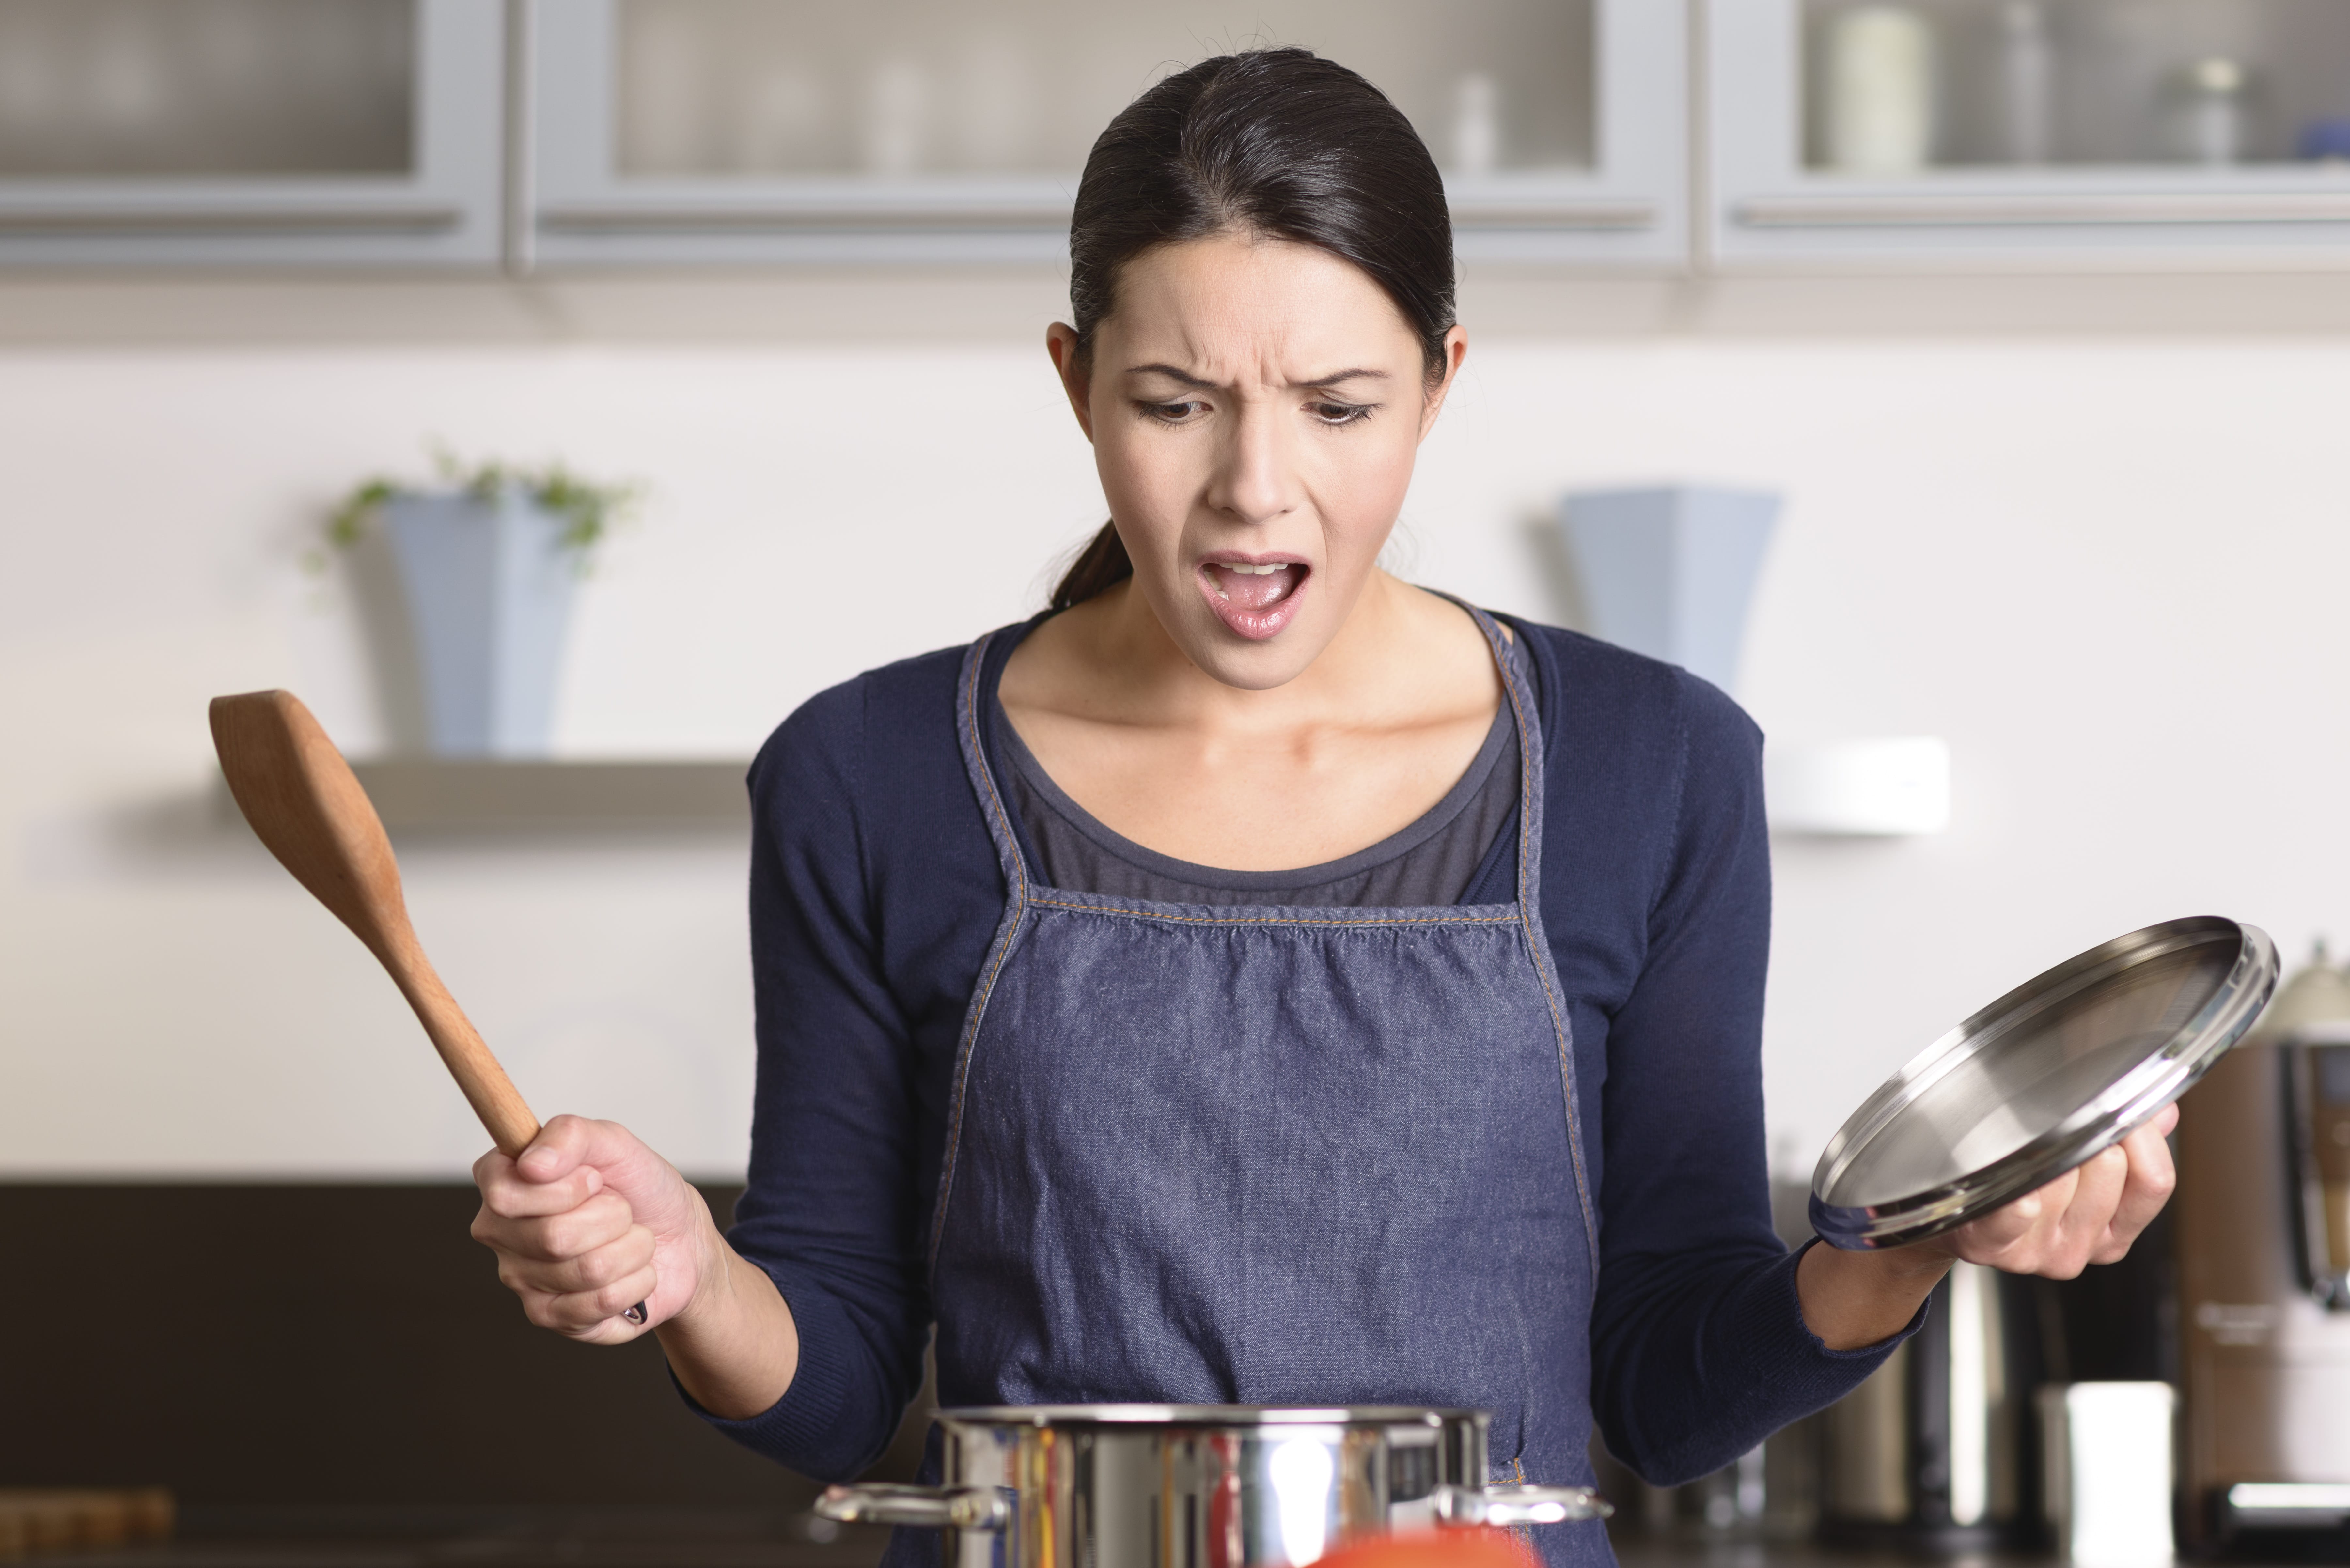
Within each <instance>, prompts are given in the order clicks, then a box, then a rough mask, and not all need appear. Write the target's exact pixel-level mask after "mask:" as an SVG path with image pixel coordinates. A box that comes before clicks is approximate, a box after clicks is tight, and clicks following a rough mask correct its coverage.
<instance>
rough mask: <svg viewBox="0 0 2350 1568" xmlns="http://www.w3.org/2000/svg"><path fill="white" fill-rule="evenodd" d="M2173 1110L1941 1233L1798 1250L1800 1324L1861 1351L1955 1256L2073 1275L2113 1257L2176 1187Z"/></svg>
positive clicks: (1898, 1324)
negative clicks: (1873, 1244)
mask: <svg viewBox="0 0 2350 1568" xmlns="http://www.w3.org/2000/svg"><path fill="white" fill-rule="evenodd" d="M2177 1126H2178V1106H2165V1107H2164V1108H2163V1110H2162V1111H2161V1113H2160V1114H2159V1115H2158V1116H2155V1117H2154V1119H2153V1120H2151V1121H2149V1122H2147V1124H2146V1125H2145V1126H2144V1127H2139V1128H2138V1129H2137V1131H2136V1132H2134V1133H2132V1134H2130V1135H2129V1137H2126V1138H2124V1139H2123V1140H2122V1141H2121V1142H2120V1143H2119V1144H2116V1146H2115V1147H2112V1148H2109V1149H2106V1151H2105V1152H2104V1153H2102V1154H2099V1155H2098V1156H2096V1157H2095V1158H2094V1159H2091V1160H2089V1161H2088V1162H2087V1163H2086V1164H2085V1165H2082V1166H2079V1167H2077V1168H2074V1169H2072V1170H2068V1171H2066V1172H2065V1173H2064V1175H2062V1176H2060V1177H2058V1178H2057V1179H2055V1180H2054V1181H2052V1182H2050V1183H2049V1184H2048V1185H2047V1186H2045V1187H2043V1188H2041V1189H2039V1190H2038V1191H2036V1192H2028V1193H2026V1194H2024V1196H2022V1198H2019V1199H2016V1200H2015V1201H2014V1202H2012V1203H2010V1204H2008V1205H2007V1206H2006V1207H2005V1208H2002V1209H1997V1210H1992V1211H1991V1213H1989V1214H1986V1215H1984V1216H1983V1217H1982V1218H1981V1219H1980V1220H1974V1221H1972V1222H1971V1223H1970V1224H1967V1225H1963V1226H1960V1228H1959V1229H1958V1230H1956V1231H1951V1232H1950V1234H1949V1235H1947V1236H1938V1237H1936V1238H1935V1239H1934V1240H1932V1241H1919V1242H1917V1243H1915V1244H1914V1245H1911V1246H1908V1247H1892V1248H1887V1249H1886V1250H1885V1251H1854V1252H1846V1251H1838V1250H1837V1249H1835V1248H1834V1247H1830V1246H1827V1245H1825V1244H1822V1245H1820V1246H1816V1247H1814V1248H1813V1249H1811V1251H1807V1252H1805V1253H1804V1261H1803V1262H1802V1264H1801V1265H1799V1266H1798V1268H1797V1270H1796V1272H1795V1293H1796V1295H1797V1296H1798V1297H1799V1298H1800V1299H1801V1301H1802V1303H1803V1308H1804V1324H1805V1325H1806V1326H1808V1327H1809V1328H1810V1329H1811V1331H1812V1332H1813V1333H1814V1334H1817V1335H1819V1337H1820V1340H1821V1342H1822V1343H1823V1344H1825V1345H1826V1346H1827V1347H1828V1348H1829V1349H1830V1350H1858V1349H1860V1348H1862V1347H1863V1346H1866V1345H1875V1344H1877V1342H1878V1341H1880V1340H1883V1339H1887V1338H1890V1337H1891V1336H1892V1335H1894V1334H1898V1333H1900V1332H1901V1330H1902V1329H1903V1328H1905V1327H1907V1326H1908V1323H1909V1320H1910V1319H1911V1318H1912V1317H1915V1316H1916V1315H1917V1314H1918V1303H1921V1302H1923V1301H1924V1300H1925V1299H1926V1297H1927V1295H1928V1294H1929V1293H1931V1292H1932V1290H1933V1288H1934V1286H1935V1284H1936V1283H1937V1282H1939V1281H1940V1279H1941V1277H1942V1276H1943V1275H1944V1274H1946V1273H1948V1272H1950V1264H1951V1263H1952V1262H1954V1261H1960V1260H1963V1261H1964V1262H1970V1263H1983V1264H1988V1265H1989V1266H1990V1267H1991V1268H1994V1269H2001V1270H2004V1271H2005V1272H2009V1273H2012V1274H2043V1275H2045V1276H2047V1277H2048V1278H2050V1279H2055V1280H2069V1279H2071V1278H2073V1277H2074V1275H2075V1274H2078V1273H2079V1272H2081V1271H2082V1270H2083V1269H2085V1268H2086V1267H2087V1266H2088V1265H2089V1264H2091V1263H2111V1262H2119V1261H2120V1259H2121V1257H2122V1255H2123V1254H2124V1253H2126V1252H2127V1251H2129V1249H2130V1243H2131V1242H2133V1241H2137V1237H2138V1232H2139V1231H2144V1230H2145V1229H2146V1228H2147V1224H2148V1223H2149V1222H2151V1221H2152V1220H2153V1219H2154V1217H2155V1216H2156V1215H2157V1214H2158V1213H2160V1212H2161V1211H2162V1206H2163V1204H2164V1203H2165V1202H2166V1201H2168V1199H2169V1197H2170V1189H2172V1188H2173V1187H2175V1186H2176V1185H2178V1176H2177V1174H2176V1172H2174V1171H2173V1170H2172V1168H2171V1164H2170V1146H2169V1145H2168V1144H2167V1143H2165V1142H2164V1141H2163V1139H2164V1138H2166V1137H2168V1136H2169V1135H2170V1129H2171V1128H2173V1127H2177Z"/></svg>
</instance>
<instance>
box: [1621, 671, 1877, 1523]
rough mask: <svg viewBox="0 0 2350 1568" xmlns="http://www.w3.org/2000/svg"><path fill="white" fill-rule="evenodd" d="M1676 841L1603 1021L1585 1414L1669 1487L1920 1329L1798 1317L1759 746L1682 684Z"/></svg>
mask: <svg viewBox="0 0 2350 1568" xmlns="http://www.w3.org/2000/svg"><path fill="white" fill-rule="evenodd" d="M1672 673H1673V676H1674V680H1675V687H1676V691H1675V692H1674V701H1673V707H1674V710H1675V723H1676V726H1677V728H1678V731H1679V766H1678V770H1677V773H1678V776H1677V777H1676V778H1674V779H1673V780H1672V781H1671V783H1670V784H1669V790H1670V798H1671V800H1672V809H1671V812H1670V814H1669V821H1670V824H1671V826H1670V830H1669V831H1670V841H1669V849H1668V851H1667V858H1666V859H1665V860H1664V862H1663V871H1662V875H1661V877H1660V878H1659V881H1658V883H1657V889H1658V890H1657V893H1656V895H1655V897H1654V900H1653V903H1652V905H1651V909H1650V913H1649V918H1648V948H1647V952H1646V955H1645V960H1644V961H1643V962H1642V963H1641V965H1640V967H1639V971H1638V980H1637V981H1635V982H1634V984H1633V986H1632V989H1631V992H1630V993H1629V995H1628V996H1627V998H1626V999H1625V1000H1624V1001H1623V1002H1622V1003H1621V1005H1620V1006H1619V1007H1618V1008H1617V1011H1616V1012H1615V1014H1614V1016H1613V1018H1612V1019H1611V1020H1610V1023H1609V1028H1608V1033H1607V1079H1606V1088H1605V1096H1604V1100H1603V1109H1602V1116H1601V1125H1602V1128H1603V1133H1602V1137H1603V1140H1604V1148H1605V1151H1606V1155H1605V1161H1604V1170H1605V1177H1604V1179H1603V1181H1602V1184H1601V1194H1600V1207H1601V1214H1602V1220H1601V1229H1600V1239H1601V1260H1600V1270H1599V1285H1598V1290H1597V1292H1596V1299H1595V1301H1594V1303H1593V1312H1592V1325H1591V1334H1592V1353H1593V1364H1594V1378H1593V1402H1594V1405H1595V1407H1596V1408H1595V1412H1594V1413H1595V1414H1596V1417H1598V1420H1599V1424H1600V1429H1601V1431H1602V1432H1603V1433H1604V1434H1605V1435H1606V1437H1607V1445H1608V1448H1609V1449H1610V1450H1611V1451H1612V1452H1613V1453H1615V1454H1616V1456H1617V1458H1618V1459H1622V1460H1623V1461H1624V1462H1625V1463H1627V1464H1628V1465H1630V1466H1631V1467H1632V1468H1633V1469H1634V1470H1636V1471H1637V1472H1638V1473H1639V1474H1640V1475H1641V1476H1642V1477H1643V1478H1644V1479H1646V1480H1649V1481H1651V1482H1655V1483H1657V1484H1660V1485H1674V1484H1678V1483H1679V1482H1682V1481H1686V1480H1692V1479H1694V1478H1696V1477H1698V1476H1701V1475H1705V1474H1707V1473H1709V1472H1711V1471H1712V1470H1715V1469H1720V1468H1721V1467H1722V1466H1723V1465H1726V1464H1728V1463H1729V1462H1730V1461H1731V1460H1732V1459H1736V1458H1737V1457H1738V1456H1739V1455H1740V1454H1742V1453H1744V1452H1745V1451H1747V1450H1748V1449H1752V1447H1753V1446H1754V1445H1755V1444H1757V1443H1759V1442H1761V1441H1762V1440H1763V1438H1765V1437H1767V1436H1769V1435H1770V1434H1771V1433H1772V1432H1773V1431H1774V1430H1776V1429H1777V1428H1780V1427H1783V1426H1784V1425H1786V1424H1787V1423H1788V1422H1790V1421H1793V1420H1794V1419H1796V1418H1797V1417H1802V1416H1805V1415H1808V1414H1810V1413H1811V1412H1812V1411H1814V1410H1815V1409H1818V1408H1820V1407H1823V1406H1825V1405H1828V1404H1831V1403H1833V1402H1834V1401H1835V1400H1836V1399H1837V1398H1839V1397H1842V1396H1843V1395H1844V1394H1846V1392H1847V1391H1849V1390H1850V1389H1851V1388H1852V1387H1853V1386H1856V1384H1858V1383H1859V1382H1860V1381H1861V1379H1863V1378H1864V1377H1866V1376H1867V1375H1868V1374H1869V1373H1871V1372H1873V1371H1875V1370H1876V1369H1877V1366H1879V1365H1880V1364H1881V1363H1882V1362H1883V1361H1884V1360H1885V1358H1886V1357H1887V1355H1890V1354H1891V1353H1892V1350H1893V1347H1894V1346H1895V1345H1897V1344H1898V1343H1899V1341H1900V1340H1901V1339H1902V1338H1905V1337H1907V1335H1908V1334H1910V1333H1912V1332H1915V1330H1916V1328H1917V1326H1918V1323H1919V1322H1922V1321H1923V1309H1922V1308H1921V1309H1920V1312H1919V1316H1918V1319H1916V1320H1913V1322H1912V1323H1911V1324H1909V1326H1908V1328H1906V1329H1905V1330H1903V1332H1902V1334H1898V1335H1896V1336H1895V1337H1894V1338H1892V1339H1888V1340H1887V1341H1885V1342H1883V1343H1882V1344H1879V1345H1871V1346H1867V1347H1866V1348H1863V1349H1860V1350H1856V1351H1850V1352H1839V1351H1834V1350H1830V1349H1829V1348H1827V1346H1826V1345H1825V1344H1823V1343H1822V1342H1821V1341H1820V1340H1819V1338H1818V1337H1816V1336H1815V1335H1814V1334H1812V1332H1811V1331H1810V1329H1809V1328H1808V1327H1806V1326H1805V1324H1804V1316H1803V1309H1802V1306H1801V1303H1799V1302H1798V1300H1797V1298H1796V1293H1795V1265H1796V1262H1797V1259H1798V1257H1799V1256H1800V1254H1794V1255H1791V1254H1789V1253H1788V1251H1787V1250H1786V1248H1785V1246H1784V1245H1783V1243H1782V1242H1781V1241H1779V1239H1778V1237H1777V1235H1776V1233H1775V1232H1774V1231H1773V1229H1772V1225H1771V1205H1770V1179H1769V1170H1768V1162H1767V1158H1766V1156H1765V1152H1764V1147H1763V1138H1764V1135H1763V1060H1762V1036H1763V976H1764V971H1765V969H1766V967H1767V965H1768V961H1769V957H1770V926H1771V867H1770V842H1769V835H1768V830H1767V828H1766V826H1765V825H1764V821H1763V767H1762V763H1763V736H1762V733H1761V732H1760V731H1758V730H1757V729H1756V728H1755V727H1754V724H1753V722H1752V721H1751V720H1749V719H1748V718H1747V717H1746V715H1745V714H1744V713H1743V712H1742V711H1740V710H1739V708H1738V707H1737V706H1736V704H1734V703H1732V702H1731V701H1730V699H1729V698H1728V697H1726V696H1724V695H1723V694H1722V693H1721V691H1717V690H1716V689H1715V688H1713V687H1712V686H1710V685H1708V684H1707V683H1706V682H1704V681H1702V680H1698V679H1697V678H1696V677H1694V676H1690V675H1688V674H1686V673H1685V672H1681V671H1678V670H1676V671H1674V672H1672Z"/></svg>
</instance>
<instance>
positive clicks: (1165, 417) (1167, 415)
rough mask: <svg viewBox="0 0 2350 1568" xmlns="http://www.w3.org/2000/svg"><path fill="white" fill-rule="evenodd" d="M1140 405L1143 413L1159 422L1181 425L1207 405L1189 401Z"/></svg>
mask: <svg viewBox="0 0 2350 1568" xmlns="http://www.w3.org/2000/svg"><path fill="white" fill-rule="evenodd" d="M1141 407H1142V411H1143V412H1144V413H1146V414H1148V415H1149V416H1150V417H1151V418H1152V419H1154V420H1157V421H1159V423H1160V424H1167V425H1182V424H1190V423H1191V421H1192V420H1193V418H1194V417H1195V416H1197V415H1198V413H1199V412H1200V410H1201V409H1204V408H1205V407H1207V405H1206V404H1205V403H1190V402H1184V403H1144V404H1143V405H1141Z"/></svg>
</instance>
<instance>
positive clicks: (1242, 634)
mask: <svg viewBox="0 0 2350 1568" xmlns="http://www.w3.org/2000/svg"><path fill="white" fill-rule="evenodd" d="M1050 346H1051V348H1052V353H1053V358H1054V362H1055V365H1057V366H1058V367H1059V368H1060V370H1061V374H1062V378H1063V379H1064V381H1065V382H1066V385H1067V387H1068V389H1069V399H1070V401H1071V402H1072V403H1073V404H1074V405H1075V407H1076V411H1077V420H1078V422H1079V423H1081V424H1082V425H1084V426H1085V430H1086V434H1087V437H1088V438H1089V439H1090V440H1091V441H1093V445H1094V461H1095V463H1096V466H1097V467H1098V468H1099V469H1100V471H1101V480H1102V489H1103V491H1104V492H1105V493H1107V496H1108V498H1109V507H1110V515H1111V516H1112V517H1114V518H1116V519H1117V522H1118V535H1119V536H1120V537H1121V538H1123V539H1124V540H1125V542H1126V547H1127V553H1128V555H1129V556H1132V557H1133V560H1134V579H1135V587H1136V588H1137V590H1138V591H1139V592H1140V594H1141V595H1142V597H1143V598H1144V599H1145V600H1146V601H1147V602H1148V603H1149V606H1150V607H1151V609H1152V610H1153V611H1155V612H1156V613H1157V615H1158V618H1159V623H1160V624H1161V625H1162V626H1164V627H1165V628H1166V629H1167V632H1168V635H1169V636H1170V637H1171V638H1172V639H1174V640H1175V642H1176V644H1177V645H1178V646H1179V647H1180V648H1181V649H1183V651H1184V652H1185V653H1186V654H1188V655H1189V656H1190V657H1191V660H1192V662H1194V663H1195V664H1197V665H1198V666H1199V667H1200V668H1201V670H1205V671H1207V672H1208V673H1209V674H1210V675H1212V676H1214V677H1215V678H1216V679H1217V680H1222V681H1223V682H1224V683H1225V684H1227V685H1231V686H1238V687H1243V688H1247V689H1250V690H1253V691H1263V690H1265V689H1268V688H1271V687H1274V686H1279V685H1282V684H1283V683H1284V682H1286V681H1288V680H1293V679H1295V677H1296V675H1297V674H1298V673H1299V672H1300V671H1302V670H1305V667H1306V666H1307V665H1309V664H1311V663H1312V662H1313V661H1314V659H1315V657H1316V656H1318V655H1319V654H1320V653H1321V651H1322V650H1323V649H1325V648H1326V647H1327V646H1329V643H1330V640H1331V639H1332V638H1334V637H1336V635H1337V633H1338V629H1339V628H1340V627H1342V626H1343V625H1345V624H1346V620H1347V615H1348V613H1349V612H1350V611H1351V610H1352V609H1353V608H1354V607H1355V603H1356V601H1357V599H1358V598H1359V597H1361V595H1362V592H1363V589H1364V587H1365V586H1366V585H1367V584H1368V583H1369V582H1370V581H1371V579H1372V576H1373V573H1374V572H1375V570H1376V564H1377V562H1378V556H1379V551H1380V549H1381V547H1382V546H1384V545H1386V544H1387V539H1388V532H1389V531H1390V530H1391V529H1393V528H1394V526H1395V521H1396V514H1397V512H1398V511H1399V509H1400V508H1401V507H1402V505H1403V497H1404V491H1405V490H1406V488H1407V487H1408V486H1409V484H1410V483H1411V467H1412V459H1413V457H1414V455H1415V454H1416V453H1417V452H1418V451H1419V442H1420V439H1421V438H1422V437H1423V436H1425V435H1426V434H1427V433H1428V431H1429V428H1430V425H1432V424H1433V423H1434V422H1435V419H1436V414H1437V410H1438V408H1439V407H1440V405H1441V403H1442V401H1443V397H1444V393H1445V391H1446V390H1447V389H1449V388H1450V386H1451V380H1452V376H1453V373H1454V372H1455V371H1456V370H1457V369H1458V368H1459V366H1460V362H1461V353H1462V351H1463V338H1462V336H1461V330H1460V328H1458V327H1455V328H1453V330H1452V332H1451V334H1450V335H1449V336H1448V337H1447V338H1446V344H1445V346H1446V349H1447V354H1446V363H1445V366H1444V375H1443V379H1441V380H1440V382H1438V383H1436V384H1435V385H1434V386H1430V384H1429V382H1428V380H1427V379H1426V373H1425V363H1424V361H1423V359H1422V358H1421V355H1420V348H1419V339H1418V338H1417V337H1415V336H1414V335H1413V333H1412V330H1411V328H1410V327H1409V325H1408V324H1407V323H1406V322H1405V320H1404V318H1403V315H1402V313H1401V312H1399V310H1398V309H1397V308H1396V306H1395V303H1394V301H1392V300H1390V299H1389V298H1388V296H1387V294H1386V292H1385V291H1384V290H1382V289H1381V288H1380V287H1379V286H1378V285H1377V284H1375V283H1373V282H1372V281H1371V279H1370V277H1369V276H1368V275H1367V274H1365V273H1364V272H1363V271H1362V270H1361V269H1360V268H1358V267H1357V266H1355V265H1353V264H1351V263H1349V262H1345V261H1341V260H1339V259H1338V258H1337V257H1336V256H1334V255H1332V254H1329V253H1328V252H1326V251H1323V250H1318V249H1316V248H1315V247H1313V246H1311V245H1301V244H1290V243H1287V242H1285V241H1280V240H1266V239H1258V238H1250V237H1244V236H1235V235H1221V234H1220V235H1214V236H1211V237H1209V238H1206V239H1201V240H1193V241H1189V242H1186V243H1185V244H1175V245H1165V246H1161V247H1159V249H1156V250H1152V251H1148V252H1145V253H1144V254H1142V255H1140V256H1138V257H1137V258H1135V259H1134V260H1133V261H1131V262H1128V264H1127V265H1126V266H1125V267H1124V268H1123V269H1122V270H1121V272H1120V273H1119V275H1118V304H1117V308H1116V310H1115V312H1114V313H1113V314H1112V315H1111V316H1109V317H1107V318H1106V319H1104V320H1103V321H1101V322H1100V323H1099V324H1098V325H1097V327H1096V328H1095V331H1094V341H1093V351H1092V354H1091V355H1090V356H1089V357H1087V358H1086V360H1085V361H1084V362H1082V363H1081V362H1080V361H1079V358H1078V356H1077V354H1076V334H1075V333H1073V332H1072V331H1071V330H1070V329H1069V328H1068V327H1054V328H1053V331H1052V334H1051V343H1050Z"/></svg>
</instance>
